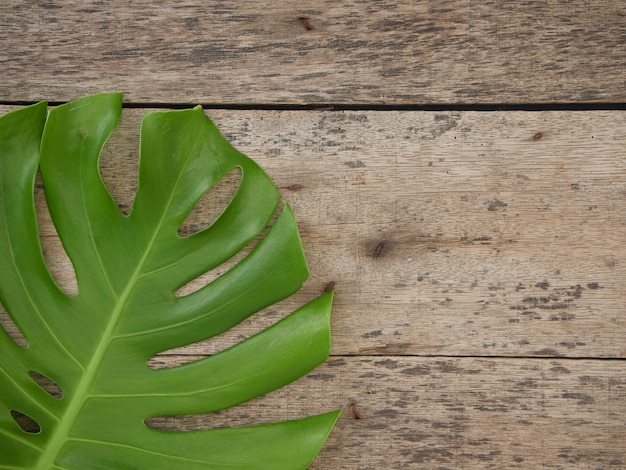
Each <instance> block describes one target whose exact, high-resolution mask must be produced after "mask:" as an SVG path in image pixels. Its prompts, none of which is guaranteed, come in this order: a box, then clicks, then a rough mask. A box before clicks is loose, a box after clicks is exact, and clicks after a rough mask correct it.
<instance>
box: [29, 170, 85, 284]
mask: <svg viewBox="0 0 626 470" xmlns="http://www.w3.org/2000/svg"><path fill="white" fill-rule="evenodd" d="M35 207H36V210H37V224H38V225H39V237H40V239H41V249H42V250H43V258H44V260H45V262H46V265H47V266H48V271H49V272H50V275H51V276H52V277H53V279H54V281H55V282H56V284H57V285H58V286H59V288H60V289H62V290H63V291H64V292H65V293H66V294H68V295H71V296H75V295H76V294H78V282H77V281H76V271H74V265H73V264H72V262H71V261H70V259H69V257H68V256H67V253H66V252H65V248H63V244H62V243H61V239H60V238H59V234H58V233H57V229H56V227H55V226H54V223H53V222H52V217H51V216H50V211H49V210H48V203H47V202H46V196H45V192H44V186H43V182H42V179H41V173H39V172H37V178H36V179H35Z"/></svg>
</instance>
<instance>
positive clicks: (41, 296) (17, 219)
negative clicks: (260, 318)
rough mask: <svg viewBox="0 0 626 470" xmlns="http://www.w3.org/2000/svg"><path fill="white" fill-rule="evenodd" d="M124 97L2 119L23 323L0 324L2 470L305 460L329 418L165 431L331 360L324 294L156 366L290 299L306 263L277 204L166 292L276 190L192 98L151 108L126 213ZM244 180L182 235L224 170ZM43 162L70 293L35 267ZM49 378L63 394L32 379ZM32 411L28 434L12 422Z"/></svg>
mask: <svg viewBox="0 0 626 470" xmlns="http://www.w3.org/2000/svg"><path fill="white" fill-rule="evenodd" d="M121 104H122V96H121V94H117V93H113V94H104V95H94V96H88V97H86V98H83V99H80V100H77V101H73V102H70V103H68V104H65V105H62V106H58V107H56V108H54V109H52V110H51V111H50V112H49V113H47V105H46V103H43V102H42V103H39V104H36V105H33V106H29V107H26V108H23V109H20V110H17V111H12V112H10V113H7V114H5V115H4V116H2V117H0V301H1V303H2V305H3V306H4V307H5V309H6V311H7V312H8V314H9V316H10V317H11V319H12V320H13V322H14V323H15V325H16V326H17V328H19V330H20V331H21V332H22V334H23V336H24V338H25V339H26V341H27V343H28V344H27V346H26V347H22V346H23V345H22V346H20V345H18V344H17V343H16V342H15V341H14V340H13V339H12V338H11V337H10V336H9V334H8V333H7V331H6V330H5V329H3V328H0V469H35V470H48V469H77V470H86V469H87V470H93V469H185V470H194V469H208V468H220V469H222V468H278V469H290V468H305V467H306V466H307V465H308V464H309V463H310V462H311V461H312V460H313V458H314V457H315V455H316V454H317V453H318V452H319V449H320V448H321V446H322V444H323V443H324V441H325V439H326V437H327V436H328V433H329V432H330V430H331V428H332V427H333V425H334V423H335V421H336V419H337V416H338V412H331V413H326V414H322V415H318V416H314V417H309V418H303V419H299V420H295V421H285V422H279V423H273V424H263V425H257V426H249V427H243V428H226V429H209V430H201V431H188V432H167V431H162V430H157V429H153V428H151V427H149V426H148V425H146V424H145V421H146V419H147V418H150V417H155V416H169V415H184V414H190V413H207V412H213V411H217V410H222V409H225V408H229V407H232V406H235V405H237V404H239V403H242V402H244V401H247V400H250V399H252V398H254V397H257V396H259V395H261V394H264V393H266V392H269V391H271V390H274V389H276V388H279V387H282V386H284V385H286V384H288V383H290V382H292V381H293V380H295V379H297V378H298V377H301V376H303V375H304V374H306V373H307V372H308V371H310V370H311V369H312V368H314V367H316V366H317V365H319V364H320V363H322V362H323V361H324V360H325V359H326V358H327V357H328V353H329V347H330V334H329V314H330V309H331V301H332V294H325V295H323V296H321V297H319V298H317V299H315V300H313V301H312V302H310V303H309V304H307V305H305V306H303V307H301V308H300V309H298V310H296V311H295V312H294V313H292V314H290V315H289V316H287V317H286V318H284V319H283V320H281V321H279V322H277V323H276V324H274V325H273V326H271V327H269V328H267V329H266V330H264V331H262V332H260V333H258V334H257V335H255V336H253V337H251V338H249V339H247V340H245V341H243V342H241V343H239V344H236V345H235V346H232V347H231V348H229V349H226V350H224V351H222V352H220V353H218V354H215V355H212V356H210V357H206V358H204V359H201V360H198V361H196V362H192V363H189V364H185V365H181V366H178V367H173V368H168V369H159V370H154V369H152V368H150V367H148V365H147V362H148V360H149V359H150V358H151V357H152V356H154V355H155V354H157V353H159V352H161V351H164V350H167V349H170V348H174V347H179V346H182V345H186V344H190V343H192V342H196V341H200V340H203V339H206V338H209V337H212V336H215V335H218V334H220V333H222V332H224V331H226V330H228V329H230V328H231V327H233V326H234V325H236V324H237V323H239V322H241V321H242V320H244V319H245V318H247V317H249V316H250V315H252V314H254V313H255V312H257V311H259V310H260V309H263V308H265V307H267V306H269V305H272V304H273V303H275V302H277V301H279V300H281V299H283V298H285V297H287V296H289V295H291V294H293V293H294V292H296V291H297V290H298V289H299V288H300V287H301V285H302V283H303V281H304V280H305V279H306V277H307V276H308V270H307V266H306V262H305V258H304V254H303V250H302V244H301V241H300V237H299V235H298V230H297V226H296V223H295V220H294V216H293V213H292V211H291V209H290V208H289V206H286V207H285V208H284V209H283V210H282V212H281V213H280V215H279V216H278V217H277V219H276V221H275V222H274V223H273V224H272V226H271V228H270V229H269V230H267V232H266V234H265V235H264V236H263V238H262V240H261V241H260V242H259V243H258V244H257V245H256V246H255V247H254V249H253V250H252V251H251V252H250V253H249V254H248V255H247V256H245V258H244V259H243V260H242V261H240V262H238V263H237V264H236V265H235V266H234V267H232V268H231V269H229V270H228V271H227V272H226V273H224V274H223V275H221V276H219V277H218V278H217V279H215V280H214V281H212V282H210V283H209V284H207V285H206V286H204V287H202V288H200V289H199V290H197V291H196V292H194V293H192V294H189V295H186V296H183V297H177V296H175V295H174V293H175V292H176V291H177V290H178V289H180V288H181V287H182V286H184V285H186V284H187V283H189V282H190V281H191V280H193V279H195V278H196V277H198V276H199V275H201V274H202V273H204V272H207V271H208V270H211V269H213V268H215V267H216V266H218V265H220V264H222V263H224V262H225V261H226V260H228V259H229V258H231V257H232V256H233V255H235V254H236V253H238V252H239V251H240V250H241V249H242V248H243V247H245V246H246V245H248V244H249V243H250V242H251V241H252V240H253V239H254V238H255V237H257V235H258V234H260V233H262V232H263V230H264V229H265V227H266V226H267V225H268V223H269V222H270V220H271V219H272V216H273V215H274V213H275V212H276V211H277V210H278V207H279V202H280V198H279V194H278V191H277V189H276V187H275V186H274V185H273V183H272V182H271V181H270V179H269V178H268V177H267V175H266V174H265V173H264V172H263V171H262V170H261V169H260V168H259V166H258V165H256V164H255V163H254V162H253V161H252V160H250V159H249V158H247V157H246V156H244V155H243V154H241V153H240V152H238V151H237V150H235V149H234V148H233V147H232V146H231V145H230V144H229V143H228V142H227V141H226V140H225V139H224V137H222V136H221V134H220V133H219V131H218V130H217V128H216V127H215V125H214V124H213V123H212V122H211V121H210V120H209V119H208V118H206V116H205V115H204V112H203V111H202V109H201V108H199V107H198V108H194V109H191V110H183V111H168V112H153V113H148V114H147V115H146V116H145V117H144V120H143V123H142V128H141V145H140V147H141V148H140V154H141V156H140V164H139V182H138V189H137V193H136V196H135V201H134V204H133V207H132V210H131V212H130V213H129V214H128V215H126V214H124V213H123V212H121V211H120V209H119V208H118V206H117V205H116V203H115V202H114V200H113V199H112V197H111V196H110V194H109V192H108V191H107V189H106V187H105V185H104V184H103V182H102V179H101V176H100V173H99V158H100V152H101V150H102V147H103V145H104V143H105V141H106V140H107V139H108V137H109V136H110V134H111V133H112V132H113V130H114V128H115V127H116V125H117V122H118V120H119V117H120V113H121ZM235 168H239V169H240V171H241V182H240V183H239V186H238V188H237V190H236V192H235V194H234V196H233V197H232V199H231V200H230V202H229V203H228V204H227V206H226V207H225V208H224V210H223V212H222V213H221V215H220V216H219V217H218V218H217V219H216V220H215V221H214V222H213V223H212V224H211V225H210V226H209V227H207V228H205V229H203V230H201V231H199V232H197V233H194V234H192V235H189V236H185V237H183V236H181V235H179V233H178V229H179V227H180V225H181V223H183V221H184V220H185V218H186V217H187V215H188V214H189V213H190V211H191V210H192V209H193V208H194V206H195V205H196V204H197V203H198V201H199V200H200V198H201V197H202V196H203V195H204V194H205V193H206V192H207V191H208V190H209V188H211V187H212V186H213V185H215V184H216V182H218V181H219V180H220V179H221V178H222V177H223V176H224V175H226V174H227V173H228V172H229V171H231V170H233V169H235ZM38 171H41V175H42V178H43V183H44V187H45V194H46V200H47V204H48V207H49V210H50V214H51V216H52V219H53V221H54V225H55V227H56V230H57V232H58V234H59V238H60V240H61V242H62V244H63V247H64V249H65V251H66V252H67V255H68V257H69V259H70V260H71V262H72V264H73V266H74V270H75V272H76V278H77V283H78V294H76V295H69V294H67V293H66V292H64V291H63V290H62V289H61V288H60V287H59V286H58V285H57V284H56V283H55V280H54V278H53V277H52V276H51V274H50V272H49V269H48V267H47V265H46V263H45V261H44V257H43V254H42V248H41V244H40V239H39V229H38V224H37V217H36V212H35V204H34V184H35V177H36V174H37V172H38ZM41 376H43V377H46V378H48V379H50V380H51V381H53V382H54V383H55V384H57V385H58V387H59V388H60V390H61V392H62V397H59V396H53V394H51V393H49V392H48V391H46V390H45V389H44V388H43V387H42V386H41V385H40V382H39V381H37V380H35V378H36V377H41ZM20 416H21V417H28V418H30V419H32V420H33V421H34V422H36V424H37V427H38V428H39V429H38V430H35V431H33V430H29V429H26V428H25V427H24V426H23V425H20V423H18V421H19V419H17V418H18V417H20Z"/></svg>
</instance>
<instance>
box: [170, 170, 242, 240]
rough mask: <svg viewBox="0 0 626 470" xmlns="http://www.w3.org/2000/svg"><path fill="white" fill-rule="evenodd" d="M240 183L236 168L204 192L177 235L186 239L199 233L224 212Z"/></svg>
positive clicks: (239, 172) (238, 172)
mask: <svg viewBox="0 0 626 470" xmlns="http://www.w3.org/2000/svg"><path fill="white" fill-rule="evenodd" d="M240 183H241V168H239V167H236V168H233V169H232V170H230V171H229V172H228V173H226V174H225V175H224V176H223V177H222V178H221V179H220V180H219V181H218V182H217V183H215V184H214V185H213V186H212V187H211V188H209V190H208V191H206V192H205V193H204V194H203V195H202V197H201V198H200V200H199V201H198V202H197V203H196V205H195V206H194V208H193V209H192V210H191V212H190V213H189V214H188V215H187V217H186V218H185V220H184V221H183V223H182V224H180V227H178V235H180V236H181V237H188V236H190V235H193V234H194V233H197V232H200V231H202V230H204V229H205V228H207V227H209V226H211V224H212V223H213V222H214V221H215V220H216V219H217V218H218V217H219V216H220V215H221V214H222V213H223V212H224V209H225V208H226V206H228V203H229V202H230V201H231V200H232V198H233V196H234V195H235V192H236V191H237V189H238V188H239V185H240Z"/></svg>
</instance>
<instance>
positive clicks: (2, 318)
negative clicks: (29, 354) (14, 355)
mask: <svg viewBox="0 0 626 470" xmlns="http://www.w3.org/2000/svg"><path fill="white" fill-rule="evenodd" d="M0 327H2V329H0V334H2V333H3V331H2V330H4V333H6V334H7V335H8V336H9V338H11V339H12V340H13V341H14V342H15V344H17V345H18V346H19V347H20V348H26V347H27V346H28V341H26V338H25V337H24V334H23V333H22V331H21V330H20V329H19V327H18V326H17V325H16V324H15V322H14V321H13V319H12V318H11V316H10V315H9V312H7V311H6V309H5V308H4V305H2V303H0Z"/></svg>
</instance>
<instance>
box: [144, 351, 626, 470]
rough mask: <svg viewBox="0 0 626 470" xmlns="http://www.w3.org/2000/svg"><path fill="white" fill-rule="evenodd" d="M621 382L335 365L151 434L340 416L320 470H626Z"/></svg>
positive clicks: (411, 361)
mask: <svg viewBox="0 0 626 470" xmlns="http://www.w3.org/2000/svg"><path fill="white" fill-rule="evenodd" d="M189 359H190V358H189V357H180V356H174V357H163V358H159V359H158V363H157V362H155V363H154V364H155V365H156V366H157V367H163V366H171V365H174V364H178V363H180V362H181V361H187V360H189ZM623 372H624V367H623V361H606V360H605V361H594V360H571V359H570V360H563V359H559V360H548V359H475V358H463V359H460V358H414V357H403V358H399V357H388V356H383V357H333V358H331V359H330V360H329V361H328V362H327V363H326V364H324V365H323V366H321V367H319V368H318V369H316V370H315V371H313V372H312V373H311V374H309V375H308V376H307V377H305V378H303V379H301V380H299V381H297V382H295V383H293V384H291V385H289V386H287V387H286V388H284V389H281V390H279V391H275V392H272V393H270V394H268V395H266V396H264V397H261V398H258V399H255V400H253V401H251V402H248V403H246V404H243V405H241V406H239V407H236V408H233V409H230V410H227V411H224V412H220V413H217V414H212V415H193V416H186V417H182V418H181V417H178V418H172V417H164V418H159V419H154V420H153V421H151V424H152V425H153V426H157V427H161V428H164V429H169V430H188V429H205V428H212V427H220V426H245V425H252V424H257V423H265V422H273V421H279V420H287V419H297V418H300V417H304V416H307V415H312V414H316V413H321V412H325V411H330V410H332V409H342V410H343V413H342V415H341V417H340V419H339V422H338V424H337V427H336V428H335V429H334V430H333V432H332V433H331V435H330V438H329V440H328V442H327V444H326V446H325V447H324V448H323V449H322V451H321V453H320V455H319V456H318V459H317V460H316V461H315V463H314V464H313V465H312V466H311V468H312V469H331V468H332V469H363V470H365V469H367V470H379V469H383V468H389V469H400V468H420V469H423V468H561V469H589V468H623V467H624V466H626V448H625V447H624V442H626V380H625V378H624V373H623Z"/></svg>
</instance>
